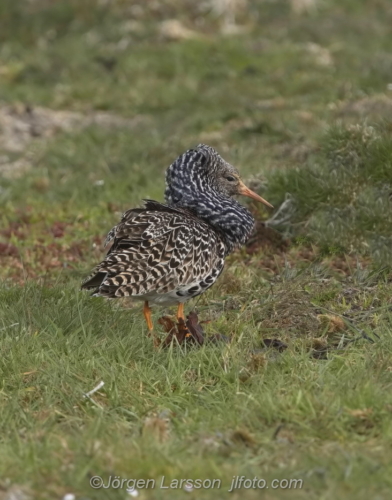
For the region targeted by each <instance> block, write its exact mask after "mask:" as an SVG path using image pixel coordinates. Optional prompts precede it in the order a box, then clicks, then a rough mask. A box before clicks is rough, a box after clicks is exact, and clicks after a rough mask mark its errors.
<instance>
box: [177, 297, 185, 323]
mask: <svg viewBox="0 0 392 500" xmlns="http://www.w3.org/2000/svg"><path fill="white" fill-rule="evenodd" d="M176 316H177V321H179V320H180V319H182V320H184V323H185V316H184V303H183V302H180V303H179V304H178V309H177V315H176Z"/></svg>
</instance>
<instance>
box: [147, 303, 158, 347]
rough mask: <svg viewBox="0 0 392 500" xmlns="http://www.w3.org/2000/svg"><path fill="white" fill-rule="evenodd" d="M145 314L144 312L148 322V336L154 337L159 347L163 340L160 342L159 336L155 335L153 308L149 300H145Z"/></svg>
mask: <svg viewBox="0 0 392 500" xmlns="http://www.w3.org/2000/svg"><path fill="white" fill-rule="evenodd" d="M143 314H144V318H145V320H146V323H147V328H148V336H149V337H152V338H153V341H154V347H159V345H160V343H161V342H160V340H159V338H158V337H157V336H156V335H155V333H154V331H153V330H154V325H153V322H152V317H151V308H150V306H149V305H148V300H146V301H145V302H144V307H143Z"/></svg>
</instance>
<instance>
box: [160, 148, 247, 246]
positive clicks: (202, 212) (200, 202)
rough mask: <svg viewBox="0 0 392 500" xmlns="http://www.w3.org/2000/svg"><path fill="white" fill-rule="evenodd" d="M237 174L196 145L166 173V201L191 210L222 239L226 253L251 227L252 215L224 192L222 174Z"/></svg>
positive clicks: (210, 152) (214, 154) (240, 243)
mask: <svg viewBox="0 0 392 500" xmlns="http://www.w3.org/2000/svg"><path fill="white" fill-rule="evenodd" d="M226 170H227V171H228V172H229V173H230V172H232V171H233V172H236V170H235V169H234V167H232V166H231V165H230V164H228V163H227V162H225V161H224V160H223V159H222V158H221V157H220V156H219V154H218V153H217V152H216V151H215V150H214V149H213V148H211V147H209V146H205V145H199V146H198V147H197V148H196V149H193V150H192V149H191V150H189V151H187V152H186V153H184V154H183V155H181V156H180V157H179V158H177V160H176V161H175V162H174V163H172V165H171V166H170V167H169V168H168V169H167V171H166V190H165V198H166V202H167V203H168V204H169V205H171V206H174V207H181V208H186V209H188V210H191V211H192V212H193V213H194V214H195V215H196V216H197V217H199V218H200V219H202V220H204V221H205V222H207V223H208V224H210V225H211V226H213V227H214V228H215V229H216V230H217V231H218V232H219V233H220V234H221V236H222V238H223V240H224V242H225V246H226V253H227V254H229V253H230V252H232V251H233V250H234V249H235V248H237V247H239V246H241V245H243V244H244V243H245V242H246V240H247V239H248V237H249V235H250V233H251V232H252V229H253V226H254V219H253V217H252V214H251V213H250V212H249V210H247V209H246V208H245V207H244V206H242V205H240V203H238V202H237V201H236V200H234V199H233V198H232V196H230V194H228V193H227V188H225V185H224V183H223V182H222V180H221V175H222V171H226Z"/></svg>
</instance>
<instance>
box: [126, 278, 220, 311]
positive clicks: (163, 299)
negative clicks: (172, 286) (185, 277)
mask: <svg viewBox="0 0 392 500" xmlns="http://www.w3.org/2000/svg"><path fill="white" fill-rule="evenodd" d="M210 286H211V285H208V286H206V285H204V286H201V285H200V284H196V283H192V284H190V285H183V286H182V287H180V288H178V289H176V290H172V291H170V292H167V293H157V292H149V293H146V294H145V295H138V296H135V295H134V296H133V297H132V298H135V299H137V300H148V302H150V303H151V304H156V305H159V306H173V305H176V304H179V303H183V302H186V301H187V300H190V299H192V298H193V297H197V296H198V295H200V294H201V293H203V292H205V291H206V290H207V289H208V288H209V287H210Z"/></svg>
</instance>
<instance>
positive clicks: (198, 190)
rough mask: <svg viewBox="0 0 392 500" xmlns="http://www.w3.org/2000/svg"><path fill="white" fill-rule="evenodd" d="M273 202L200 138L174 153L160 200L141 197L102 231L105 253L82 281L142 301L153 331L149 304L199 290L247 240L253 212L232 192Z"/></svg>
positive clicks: (179, 300)
mask: <svg viewBox="0 0 392 500" xmlns="http://www.w3.org/2000/svg"><path fill="white" fill-rule="evenodd" d="M240 194H241V195H244V196H249V197H250V198H253V199H254V200H257V201H260V202H261V203H264V204H265V205H267V206H268V207H271V208H272V205H271V204H270V203H268V202H267V201H266V200H264V199H263V198H261V197H260V196H259V195H257V194H256V193H254V192H253V191H251V190H250V189H249V188H247V187H246V186H245V184H244V183H243V182H242V180H241V178H240V176H239V173H238V171H237V170H236V169H235V168H234V167H233V166H232V165H230V164H229V163H227V162H226V161H225V160H224V159H223V158H222V157H221V156H220V155H219V154H218V152H217V151H216V150H215V149H214V148H212V147H210V146H206V145H204V144H199V145H198V146H197V147H196V148H195V149H190V150H188V151H186V152H185V153H184V154H182V155H181V156H179V157H178V158H177V159H176V160H175V161H174V163H172V165H170V167H169V168H168V169H167V171H166V190H165V199H166V204H162V203H159V202H158V201H153V200H144V201H145V206H144V208H133V209H130V210H127V211H126V212H125V213H124V214H123V216H122V218H121V221H120V222H119V223H118V224H117V226H115V227H114V228H113V229H112V230H111V231H110V232H109V234H108V236H107V238H106V243H105V246H106V245H107V244H108V243H109V242H113V244H112V246H111V247H110V249H109V251H108V254H107V255H106V257H105V259H104V260H103V261H102V262H101V263H100V264H98V265H97V266H96V267H95V269H94V270H93V272H92V274H91V275H90V276H89V277H88V278H87V279H86V280H85V281H84V282H83V284H82V288H84V289H88V290H94V291H93V294H94V295H98V296H103V297H109V298H115V297H133V298H135V299H139V300H143V301H144V317H145V319H146V322H147V327H148V329H149V331H150V332H152V331H153V322H152V318H151V309H150V303H151V304H157V305H162V306H170V305H177V307H178V309H177V320H178V321H180V319H182V320H183V321H185V318H184V302H186V301H187V300H189V299H191V298H193V297H196V296H197V295H200V294H201V293H203V292H205V291H206V290H207V289H208V288H210V286H212V285H213V284H214V282H215V281H216V279H217V278H218V276H219V275H220V273H221V272H222V270H223V266H224V261H225V257H226V256H227V255H228V254H230V253H231V252H232V251H233V250H235V249H236V248H238V247H240V246H241V245H243V244H244V243H245V242H246V240H247V239H248V237H249V235H250V233H251V231H252V229H253V226H254V219H253V217H252V215H251V213H250V212H249V211H248V210H247V209H246V208H245V207H243V206H242V205H240V204H239V203H238V202H237V201H236V200H235V199H234V198H233V196H235V195H240Z"/></svg>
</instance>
